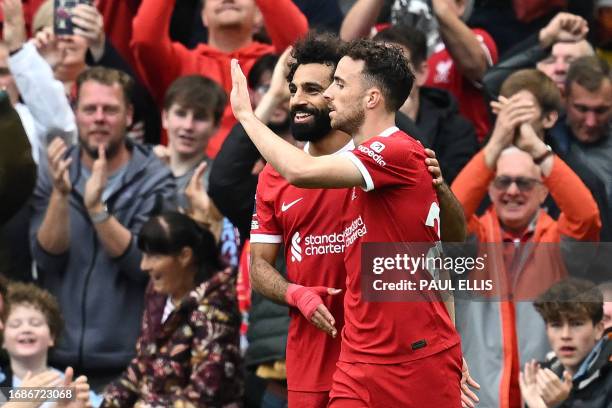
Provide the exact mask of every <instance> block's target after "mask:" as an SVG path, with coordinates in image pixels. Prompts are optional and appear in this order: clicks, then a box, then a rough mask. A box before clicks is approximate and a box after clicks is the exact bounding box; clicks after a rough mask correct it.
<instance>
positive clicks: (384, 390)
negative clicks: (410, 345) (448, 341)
mask: <svg viewBox="0 0 612 408" xmlns="http://www.w3.org/2000/svg"><path fill="white" fill-rule="evenodd" d="M461 365H462V359H461V345H460V344H457V345H456V346H453V347H451V348H450V349H448V350H444V351H441V352H439V353H437V354H434V355H432V356H428V357H425V358H422V359H419V360H414V361H410V362H407V363H403V364H389V365H386V364H385V365H383V364H366V363H345V362H341V361H339V362H338V363H337V364H336V372H335V373H334V378H333V384H332V389H331V391H330V395H329V396H330V401H329V405H328V407H331V408H376V407H380V408H383V407H384V408H388V407H394V408H399V407H401V408H423V407H436V408H459V407H461V389H460V384H459V383H460V381H461Z"/></svg>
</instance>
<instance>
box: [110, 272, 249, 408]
mask: <svg viewBox="0 0 612 408" xmlns="http://www.w3.org/2000/svg"><path fill="white" fill-rule="evenodd" d="M166 299H167V296H165V295H160V294H157V293H155V292H153V290H152V288H151V286H149V288H148V289H147V296H146V307H145V313H144V316H143V319H142V331H141V335H140V337H139V339H138V343H137V344H136V357H135V358H134V359H133V360H132V362H131V363H130V365H129V367H128V368H127V370H126V372H125V373H124V374H123V375H122V376H121V378H119V379H118V380H117V381H115V382H114V383H112V384H111V385H110V386H108V387H107V388H106V390H105V392H104V403H103V404H102V406H104V407H128V406H133V405H134V403H135V402H136V401H138V400H141V401H142V402H144V403H146V404H148V405H150V406H154V407H185V408H190V407H194V408H195V407H211V408H212V407H225V406H228V405H230V404H232V403H233V404H236V405H235V406H239V405H240V403H241V400H242V393H243V380H242V375H241V372H242V371H241V356H240V346H239V342H240V339H239V336H240V335H239V329H240V313H239V312H238V305H237V302H236V274H235V273H234V272H232V270H231V269H230V268H228V269H226V270H225V271H220V272H218V273H217V274H215V275H214V276H213V277H212V278H210V279H209V280H207V281H206V282H204V283H202V284H201V285H200V286H198V287H196V288H195V289H193V290H192V291H191V292H190V293H189V294H188V295H187V296H186V297H185V298H184V299H183V300H182V301H181V303H180V304H179V305H178V306H177V308H176V309H175V310H173V311H172V312H171V313H170V315H169V316H168V317H167V319H166V321H165V322H163V323H162V316H163V313H164V307H165V305H166Z"/></svg>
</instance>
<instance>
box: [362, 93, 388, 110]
mask: <svg viewBox="0 0 612 408" xmlns="http://www.w3.org/2000/svg"><path fill="white" fill-rule="evenodd" d="M381 103H384V100H383V98H382V93H381V92H380V90H379V89H378V88H370V89H369V90H368V91H367V92H366V108H367V109H374V108H376V107H377V106H378V105H379V104H381Z"/></svg>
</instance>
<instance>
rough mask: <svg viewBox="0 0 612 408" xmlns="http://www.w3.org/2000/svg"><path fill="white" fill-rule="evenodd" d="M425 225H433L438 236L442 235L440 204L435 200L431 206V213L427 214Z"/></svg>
mask: <svg viewBox="0 0 612 408" xmlns="http://www.w3.org/2000/svg"><path fill="white" fill-rule="evenodd" d="M425 225H427V226H428V227H432V228H433V229H434V230H435V231H436V234H438V238H440V237H441V235H440V228H441V227H440V206H439V205H438V203H436V202H435V201H434V202H433V203H431V207H429V213H428V214H427V219H426V220H425Z"/></svg>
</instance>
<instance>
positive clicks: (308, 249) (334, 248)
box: [291, 231, 344, 262]
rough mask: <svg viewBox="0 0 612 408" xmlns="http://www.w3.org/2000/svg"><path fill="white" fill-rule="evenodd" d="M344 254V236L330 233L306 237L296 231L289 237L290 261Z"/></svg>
mask: <svg viewBox="0 0 612 408" xmlns="http://www.w3.org/2000/svg"><path fill="white" fill-rule="evenodd" d="M343 252H344V235H342V234H341V233H339V232H338V233H331V234H322V235H313V234H310V235H306V236H305V237H302V236H301V235H300V232H299V231H296V232H295V233H294V234H293V236H292V237H291V261H292V262H301V261H302V258H303V256H315V255H329V254H341V253H343Z"/></svg>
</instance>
